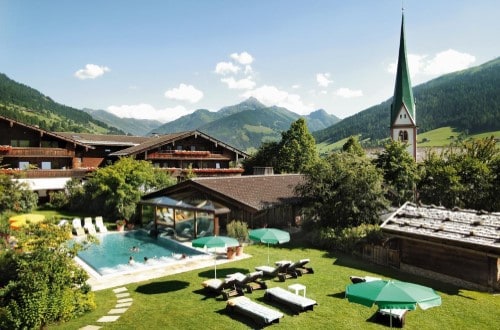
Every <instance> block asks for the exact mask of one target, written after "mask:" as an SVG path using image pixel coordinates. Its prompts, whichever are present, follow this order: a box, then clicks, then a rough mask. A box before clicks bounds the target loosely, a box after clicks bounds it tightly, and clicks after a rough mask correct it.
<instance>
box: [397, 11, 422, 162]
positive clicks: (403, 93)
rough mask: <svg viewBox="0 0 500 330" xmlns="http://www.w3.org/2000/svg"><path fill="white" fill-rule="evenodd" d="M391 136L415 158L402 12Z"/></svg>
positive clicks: (415, 135)
mask: <svg viewBox="0 0 500 330" xmlns="http://www.w3.org/2000/svg"><path fill="white" fill-rule="evenodd" d="M391 138H392V139H393V140H396V141H401V142H403V143H405V144H406V146H407V147H406V150H407V151H408V152H409V153H410V155H412V156H413V159H415V160H416V159H417V117H416V112H415V101H414V99H413V91H412V88H411V81H410V73H409V71H408V59H407V57H406V43H405V29H404V13H403V15H402V17H401V37H400V41H399V55H398V66H397V72H396V85H395V87H394V96H393V99H392V104H391Z"/></svg>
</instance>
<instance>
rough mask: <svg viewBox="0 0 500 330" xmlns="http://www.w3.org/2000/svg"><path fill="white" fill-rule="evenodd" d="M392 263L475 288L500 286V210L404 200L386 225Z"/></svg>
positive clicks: (498, 288)
mask: <svg viewBox="0 0 500 330" xmlns="http://www.w3.org/2000/svg"><path fill="white" fill-rule="evenodd" d="M381 228H382V231H383V232H384V233H385V234H387V235H388V236H389V237H391V239H390V240H389V242H388V244H387V247H388V248H389V249H390V250H391V251H392V252H393V253H391V254H389V256H390V257H391V258H392V259H393V260H392V261H391V262H390V264H391V265H392V266H395V267H399V268H400V269H401V270H404V271H407V272H411V273H416V274H419V275H423V276H427V277H431V278H437V279H441V280H443V281H447V282H451V283H454V284H457V285H462V286H465V287H470V288H475V289H487V290H497V291H498V290H500V213H486V212H478V211H474V210H461V209H453V210H450V209H445V208H444V207H436V206H417V205H415V204H413V203H409V202H407V203H405V204H404V205H403V206H402V207H401V208H400V209H398V210H397V211H396V212H395V213H394V214H393V215H391V217H389V218H388V219H387V220H386V221H385V222H384V223H383V224H382V226H381Z"/></svg>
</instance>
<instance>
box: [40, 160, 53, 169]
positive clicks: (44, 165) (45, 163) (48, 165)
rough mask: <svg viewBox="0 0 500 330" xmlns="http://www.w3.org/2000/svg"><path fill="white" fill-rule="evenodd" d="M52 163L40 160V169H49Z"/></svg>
mask: <svg viewBox="0 0 500 330" xmlns="http://www.w3.org/2000/svg"><path fill="white" fill-rule="evenodd" d="M51 169H52V164H51V163H50V162H42V170H51Z"/></svg>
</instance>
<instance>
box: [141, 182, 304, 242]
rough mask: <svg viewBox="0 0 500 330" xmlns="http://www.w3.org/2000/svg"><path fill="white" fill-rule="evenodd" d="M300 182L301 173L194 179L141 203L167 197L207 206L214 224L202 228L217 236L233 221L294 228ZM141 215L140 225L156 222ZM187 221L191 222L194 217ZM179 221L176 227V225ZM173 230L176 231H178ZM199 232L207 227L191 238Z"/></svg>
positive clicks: (161, 191)
mask: <svg viewBox="0 0 500 330" xmlns="http://www.w3.org/2000/svg"><path fill="white" fill-rule="evenodd" d="M303 180H304V177H303V176H302V175H300V174H283V175H248V176H232V177H211V178H199V177H197V178H193V179H190V180H186V181H183V182H180V183H178V184H176V185H174V186H171V187H168V188H165V189H162V190H159V191H156V192H153V193H150V194H148V195H145V196H143V201H150V200H154V199H161V198H169V199H172V200H176V201H182V202H184V203H187V204H188V205H196V206H197V207H198V208H203V207H204V208H205V209H207V206H208V205H209V206H210V208H211V211H210V212H208V213H207V215H206V216H211V217H213V222H214V223H213V224H212V225H206V226H204V227H207V228H210V230H211V231H213V233H215V234H216V235H217V234H219V233H220V231H221V230H222V231H223V230H224V228H225V226H226V224H227V223H228V222H230V221H231V220H234V219H236V220H242V221H245V222H247V223H248V226H249V227H250V228H260V227H264V226H269V227H277V228H285V229H289V228H291V227H292V226H293V227H295V226H296V219H297V217H300V216H301V211H302V210H301V206H300V201H301V199H300V197H298V196H297V195H296V194H295V187H296V186H297V185H298V184H300V183H302V182H303ZM159 206H162V204H159ZM167 206H168V205H167ZM179 207H181V206H179ZM173 208H175V207H172V209H173ZM172 209H171V208H170V207H167V208H166V209H164V210H163V211H162V212H163V213H164V214H173V213H175V212H174V210H172ZM142 214H143V217H142V219H141V221H142V224H143V225H146V224H148V223H150V222H151V221H154V220H155V219H153V218H151V216H152V214H154V213H153V212H142ZM187 218H188V219H190V221H191V222H193V218H194V217H192V216H188V217H187ZM180 222H182V221H180ZM180 222H177V223H176V225H178V226H179V225H180ZM190 227H191V228H196V227H197V226H194V225H191V226H190ZM174 229H175V230H176V231H177V232H178V231H179V228H174ZM182 229H185V227H182ZM202 230H205V231H206V228H199V227H198V228H196V230H195V231H194V233H193V236H194V237H196V236H198V235H199V234H200V232H201V231H202Z"/></svg>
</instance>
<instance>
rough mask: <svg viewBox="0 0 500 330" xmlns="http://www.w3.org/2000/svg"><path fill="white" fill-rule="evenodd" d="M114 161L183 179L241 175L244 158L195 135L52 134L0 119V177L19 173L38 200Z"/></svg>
mask: <svg viewBox="0 0 500 330" xmlns="http://www.w3.org/2000/svg"><path fill="white" fill-rule="evenodd" d="M119 157H134V158H135V159H139V160H147V161H150V162H151V163H152V164H153V166H155V167H157V168H161V169H165V170H166V171H169V172H170V173H171V174H172V175H174V176H176V177H179V178H182V177H185V176H187V175H188V174H189V173H190V172H192V173H194V174H195V175H196V176H228V175H229V176H231V175H238V176H240V175H241V174H242V173H243V169H242V168H241V167H240V166H239V165H240V162H241V160H243V159H245V158H246V157H248V154H246V153H244V152H243V151H240V150H238V149H236V148H233V147H231V146H229V145H227V144H225V143H223V142H221V141H219V140H216V139H214V138H212V137H210V136H209V135H207V134H205V133H202V132H199V131H190V132H181V133H174V134H166V135H160V136H153V137H139V136H127V135H104V134H88V133H54V132H49V131H46V130H43V129H40V128H39V127H36V126H33V125H28V124H24V123H22V122H19V121H17V120H14V119H10V118H7V117H4V116H0V173H4V174H11V175H15V174H19V175H20V176H21V177H22V178H21V179H18V180H21V181H26V182H28V183H29V185H30V187H31V189H32V190H34V191H36V192H37V193H38V195H39V197H46V196H48V192H49V191H52V190H61V189H63V188H64V186H65V184H66V182H68V181H69V180H70V179H71V178H82V179H83V178H84V177H85V176H86V175H87V174H88V173H89V172H92V171H94V170H95V169H96V168H98V167H104V166H107V165H109V164H112V163H113V162H115V161H116V160H118V159H119Z"/></svg>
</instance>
